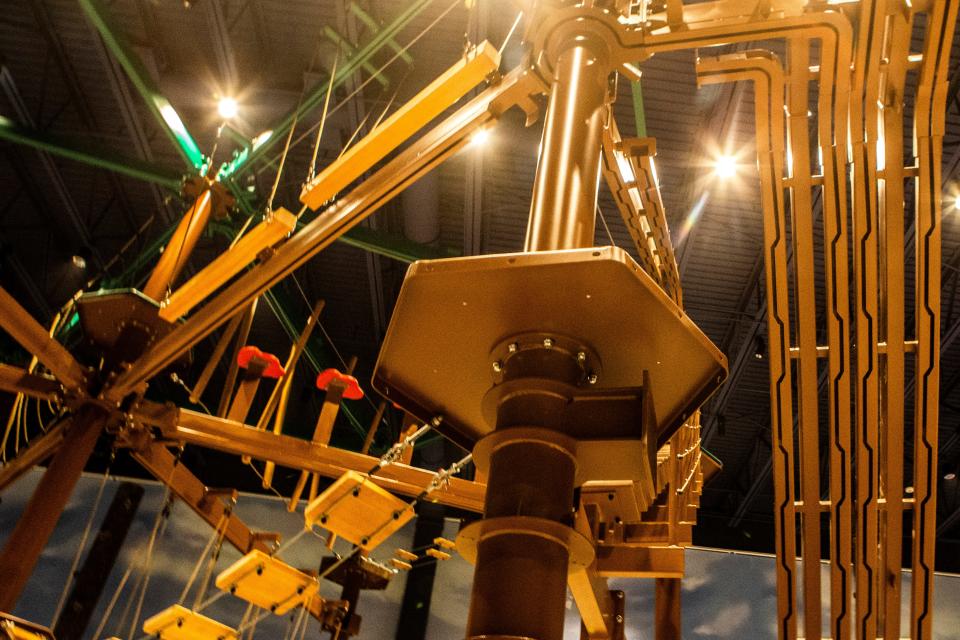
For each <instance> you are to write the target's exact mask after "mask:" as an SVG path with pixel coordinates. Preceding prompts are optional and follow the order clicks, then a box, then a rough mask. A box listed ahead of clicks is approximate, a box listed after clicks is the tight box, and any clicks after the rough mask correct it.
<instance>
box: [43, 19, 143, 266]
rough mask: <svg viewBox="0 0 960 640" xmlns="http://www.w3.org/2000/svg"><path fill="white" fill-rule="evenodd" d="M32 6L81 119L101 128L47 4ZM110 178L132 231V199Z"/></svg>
mask: <svg viewBox="0 0 960 640" xmlns="http://www.w3.org/2000/svg"><path fill="white" fill-rule="evenodd" d="M31 7H32V9H33V15H34V19H35V20H36V21H37V24H38V25H39V27H40V32H41V34H42V36H43V38H44V40H45V41H46V43H47V46H48V47H49V49H50V51H51V52H52V53H53V59H54V61H55V62H56V65H57V68H58V69H59V70H60V76H61V77H62V78H63V81H64V83H65V84H66V86H67V92H68V93H69V94H70V98H71V100H72V105H73V107H74V109H76V111H77V115H79V117H80V121H81V122H82V123H83V125H84V126H85V127H87V128H88V129H90V130H93V131H96V130H99V125H98V123H97V119H96V117H95V116H94V114H93V110H92V109H91V108H90V103H89V102H88V101H87V98H86V96H85V94H84V92H83V88H82V87H81V86H80V81H79V79H78V78H77V75H76V72H75V71H74V69H73V65H72V64H71V62H70V57H69V56H68V55H67V53H66V50H65V49H64V47H63V43H62V42H60V38H59V37H58V36H57V33H56V29H55V28H54V25H53V21H52V20H51V18H50V14H49V12H48V11H47V8H46V6H45V5H44V4H43V1H42V0H31ZM110 180H111V185H112V187H113V189H114V191H115V192H116V193H117V195H118V197H119V198H120V202H121V203H122V209H123V211H124V215H125V216H126V218H127V224H128V225H129V226H130V229H131V231H132V230H135V229H136V228H137V225H136V224H135V223H134V222H133V219H132V218H131V212H132V206H131V205H130V200H129V198H128V197H127V194H126V192H125V191H124V190H123V185H121V184H120V181H119V180H118V179H117V177H116V176H113V175H111V176H110ZM91 249H94V247H91ZM94 255H95V256H96V255H97V254H96V252H94Z"/></svg>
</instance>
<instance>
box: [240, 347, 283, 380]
mask: <svg viewBox="0 0 960 640" xmlns="http://www.w3.org/2000/svg"><path fill="white" fill-rule="evenodd" d="M254 359H257V360H260V361H262V362H265V363H266V366H265V368H264V370H263V373H262V374H261V375H262V376H263V377H264V378H275V379H276V378H280V377H282V376H283V374H284V373H286V372H285V371H284V370H283V367H282V366H280V360H279V359H277V356H275V355H273V354H272V353H266V352H265V351H260V349H258V348H256V347H255V346H253V345H247V346H245V347H243V348H242V349H240V353H239V354H237V364H238V365H239V366H240V368H241V369H246V368H248V367H249V366H250V362H251V361H252V360H254Z"/></svg>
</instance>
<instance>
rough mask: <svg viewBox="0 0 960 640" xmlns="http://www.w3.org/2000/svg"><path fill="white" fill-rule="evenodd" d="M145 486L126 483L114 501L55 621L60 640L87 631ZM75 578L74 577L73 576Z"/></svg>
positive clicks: (77, 638)
mask: <svg viewBox="0 0 960 640" xmlns="http://www.w3.org/2000/svg"><path fill="white" fill-rule="evenodd" d="M143 494H144V489H143V486H142V485H139V484H134V483H133V482H124V483H122V484H121V485H120V486H119V487H117V493H116V494H115V495H114V497H113V500H112V501H111V502H110V508H109V509H107V514H106V515H105V516H104V518H103V524H101V525H100V531H99V532H98V533H97V536H96V537H95V538H94V539H93V544H92V545H91V547H90V551H89V552H88V553H87V557H86V560H84V562H83V566H82V567H81V568H80V571H79V573H77V577H76V581H75V582H74V584H73V590H72V591H71V592H70V597H69V598H68V599H67V601H66V603H65V605H64V607H63V609H62V611H61V613H60V617H59V618H57V620H56V621H55V622H54V628H53V632H54V635H55V636H56V637H57V639H58V640H80V638H82V637H83V634H84V632H85V631H86V629H87V624H88V623H89V622H90V617H91V616H92V615H93V611H94V609H96V607H97V601H98V600H99V599H100V594H101V593H102V592H103V587H104V586H105V585H106V584H107V578H109V577H110V572H111V571H112V570H113V566H114V564H116V561H117V557H118V556H119V555H120V550H121V549H122V548H123V542H124V540H125V539H126V537H127V532H128V531H130V525H131V524H133V521H134V518H135V517H136V515H137V508H138V507H139V506H140V499H141V498H143ZM69 578H72V576H69V577H68V579H69Z"/></svg>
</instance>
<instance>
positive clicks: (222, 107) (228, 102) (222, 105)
mask: <svg viewBox="0 0 960 640" xmlns="http://www.w3.org/2000/svg"><path fill="white" fill-rule="evenodd" d="M217 113H219V114H220V117H221V118H223V119H224V120H230V119H231V118H234V117H236V115H237V101H236V100H234V99H233V98H220V102H218V103H217Z"/></svg>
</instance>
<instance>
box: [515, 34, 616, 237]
mask: <svg viewBox="0 0 960 640" xmlns="http://www.w3.org/2000/svg"><path fill="white" fill-rule="evenodd" d="M603 50H604V47H603V45H602V44H601V43H594V42H592V41H591V39H590V36H588V37H586V39H576V40H573V39H571V42H570V44H569V45H568V46H567V47H566V48H564V49H563V50H562V51H561V52H560V54H559V56H558V58H557V64H556V70H555V74H556V77H555V79H554V81H553V86H552V90H551V93H550V104H549V106H548V108H547V115H546V119H545V121H544V124H543V140H542V142H541V143H540V160H539V162H538V164H537V177H536V179H535V181H534V183H533V201H532V203H531V205H530V222H529V225H528V227H527V239H526V244H525V247H524V249H525V250H526V251H549V250H551V249H578V248H583V247H592V246H593V231H594V225H595V223H596V210H597V189H598V187H599V182H598V178H599V176H600V142H601V139H602V137H603V123H604V119H605V114H606V103H607V100H606V97H607V77H608V76H609V68H608V65H607V63H606V60H605V59H604V56H602V55H600V54H598V53H597V52H598V51H603Z"/></svg>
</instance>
